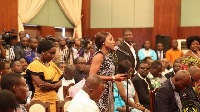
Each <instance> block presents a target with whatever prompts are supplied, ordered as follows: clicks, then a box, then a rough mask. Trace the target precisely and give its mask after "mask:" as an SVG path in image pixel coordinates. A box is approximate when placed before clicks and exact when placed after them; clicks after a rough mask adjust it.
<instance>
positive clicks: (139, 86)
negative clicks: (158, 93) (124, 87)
mask: <svg viewBox="0 0 200 112" xmlns="http://www.w3.org/2000/svg"><path fill="white" fill-rule="evenodd" d="M133 84H134V86H135V90H136V92H137V93H138V97H139V99H140V101H141V102H143V103H147V104H150V99H149V94H147V93H146V91H145V89H144V87H143V83H142V81H141V80H137V79H133Z"/></svg>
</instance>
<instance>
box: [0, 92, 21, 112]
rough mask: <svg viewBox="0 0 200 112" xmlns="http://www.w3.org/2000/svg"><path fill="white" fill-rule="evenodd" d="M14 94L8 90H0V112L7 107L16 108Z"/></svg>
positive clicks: (5, 111)
mask: <svg viewBox="0 0 200 112" xmlns="http://www.w3.org/2000/svg"><path fill="white" fill-rule="evenodd" d="M16 105H17V103H16V99H15V95H14V94H13V93H12V92H11V91H8V90H0V112H7V110H8V109H15V108H16Z"/></svg>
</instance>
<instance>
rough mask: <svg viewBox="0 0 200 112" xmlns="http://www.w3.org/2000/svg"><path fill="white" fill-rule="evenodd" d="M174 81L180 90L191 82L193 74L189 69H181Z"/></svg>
mask: <svg viewBox="0 0 200 112" xmlns="http://www.w3.org/2000/svg"><path fill="white" fill-rule="evenodd" d="M172 83H173V84H174V86H175V87H176V89H177V90H178V91H181V90H184V89H185V88H186V87H187V86H189V85H190V84H191V76H190V73H189V72H188V71H187V70H179V71H178V72H177V73H176V74H175V76H174V77H173V78H172Z"/></svg>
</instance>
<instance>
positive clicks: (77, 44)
mask: <svg viewBox="0 0 200 112" xmlns="http://www.w3.org/2000/svg"><path fill="white" fill-rule="evenodd" d="M74 42H75V44H74V47H72V50H73V56H74V59H76V58H78V57H79V52H80V51H82V50H83V48H82V46H81V41H80V39H79V38H74Z"/></svg>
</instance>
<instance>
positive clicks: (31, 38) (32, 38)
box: [28, 37, 37, 42]
mask: <svg viewBox="0 0 200 112" xmlns="http://www.w3.org/2000/svg"><path fill="white" fill-rule="evenodd" d="M34 39H35V40H37V39H36V38H34V37H30V38H29V39H28V41H29V42H32V41H33V40H34Z"/></svg>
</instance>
